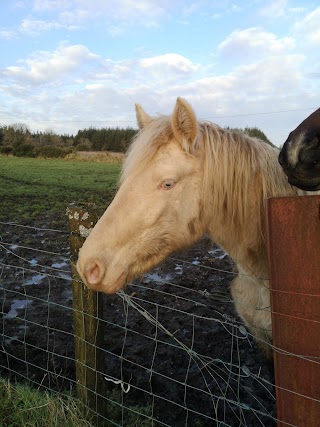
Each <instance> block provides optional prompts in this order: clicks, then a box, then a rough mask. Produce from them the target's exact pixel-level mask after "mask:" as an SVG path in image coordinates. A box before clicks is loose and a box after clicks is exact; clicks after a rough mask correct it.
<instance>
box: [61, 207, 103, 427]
mask: <svg viewBox="0 0 320 427" xmlns="http://www.w3.org/2000/svg"><path fill="white" fill-rule="evenodd" d="M66 213H67V216H68V223H69V230H70V250H71V270H72V299H73V320H74V342H75V360H76V379H77V394H78V398H79V399H80V401H81V402H82V403H83V404H84V408H85V409H86V410H87V416H88V417H89V418H90V419H91V420H92V421H93V422H94V423H95V424H96V425H103V424H104V422H103V420H104V417H105V415H106V400H105V399H104V396H105V390H106V387H105V380H104V377H103V375H104V372H105V360H104V354H103V351H102V348H103V343H104V336H103V322H101V319H103V299H102V295H101V294H100V293H98V292H95V291H92V290H91V289H89V288H87V287H86V286H85V285H84V284H83V282H82V281H81V279H80V276H79V275H78V272H77V269H76V261H77V259H78V253H79V250H80V248H81V246H82V245H83V243H84V241H85V238H86V237H87V236H88V235H89V233H90V231H91V230H92V228H93V226H94V225H95V223H96V222H97V214H96V209H95V206H94V205H93V204H91V205H90V204H88V205H83V206H79V205H78V206H75V205H70V206H69V207H68V208H67V212H66Z"/></svg>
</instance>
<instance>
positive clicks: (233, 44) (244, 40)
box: [218, 27, 295, 60]
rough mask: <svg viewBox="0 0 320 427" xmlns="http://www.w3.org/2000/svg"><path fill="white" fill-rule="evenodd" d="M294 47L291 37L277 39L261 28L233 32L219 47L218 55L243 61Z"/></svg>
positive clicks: (275, 53)
mask: <svg viewBox="0 0 320 427" xmlns="http://www.w3.org/2000/svg"><path fill="white" fill-rule="evenodd" d="M294 46H295V40H294V39H293V38H292V37H283V38H278V37H277V36H276V35H275V34H273V33H270V32H267V31H265V30H264V29H262V28H257V27H253V28H247V29H245V30H235V31H233V32H232V33H231V34H230V35H229V36H228V37H227V38H226V39H225V40H224V41H223V42H222V43H220V45H219V46H218V50H219V51H220V53H222V54H225V55H229V56H230V57H233V58H234V57H240V58H241V59H243V58H244V57H247V56H249V55H250V58H251V60H252V59H253V58H252V55H253V54H256V55H259V56H263V55H266V54H271V55H277V54H279V53H281V54H282V53H283V52H286V51H288V50H290V49H292V48H293V47H294Z"/></svg>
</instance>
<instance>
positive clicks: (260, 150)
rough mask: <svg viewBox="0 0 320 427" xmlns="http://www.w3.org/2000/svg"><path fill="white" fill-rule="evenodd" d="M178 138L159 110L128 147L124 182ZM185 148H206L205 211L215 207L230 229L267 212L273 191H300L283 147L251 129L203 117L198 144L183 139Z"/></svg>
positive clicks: (190, 152) (192, 151) (191, 151)
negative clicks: (283, 159)
mask: <svg viewBox="0 0 320 427" xmlns="http://www.w3.org/2000/svg"><path fill="white" fill-rule="evenodd" d="M172 138H173V131H172V127H171V122H170V117H168V116H159V117H157V118H156V119H155V120H153V121H152V122H151V123H150V124H148V125H147V126H146V127H145V128H143V130H142V131H140V132H139V133H138V134H137V135H136V137H135V138H134V139H133V142H132V144H131V146H130V148H129V150H128V153H127V157H126V161H125V163H124V166H123V169H122V173H121V178H120V183H121V182H123V180H124V179H125V178H126V177H128V176H131V174H139V172H141V171H142V170H143V169H144V168H145V167H146V166H147V165H148V164H150V162H151V161H152V159H153V158H154V156H155V155H156V153H157V151H158V149H159V148H160V147H161V146H163V145H165V144H167V143H168V142H169V141H170V140H172ZM182 149H183V150H184V151H186V153H187V154H188V155H191V156H193V155H199V153H200V154H201V158H202V161H203V172H204V173H203V202H204V204H206V203H207V204H208V206H207V208H209V209H206V208H205V209H204V211H207V212H208V211H210V212H215V215H216V216H217V223H220V224H221V221H222V223H223V224H224V225H225V226H226V227H228V228H229V229H230V232H231V229H232V228H233V229H235V228H236V227H238V228H239V229H241V230H244V229H245V228H246V224H245V222H248V221H250V220H251V218H255V221H257V216H258V217H259V218H262V216H263V215H264V212H263V210H264V202H265V200H266V199H267V198H268V197H272V196H280V195H288V194H291V195H292V194H297V193H298V190H297V189H293V188H292V187H291V186H289V185H288V183H287V179H286V177H285V175H284V174H283V172H282V170H281V168H280V166H279V164H278V161H277V157H278V154H279V151H278V149H276V148H274V147H272V146H271V145H270V144H267V143H266V142H264V141H261V140H258V139H256V138H251V137H249V136H248V135H246V134H245V133H242V132H232V131H227V130H224V129H222V128H220V127H219V126H217V125H215V124H213V123H209V122H202V123H199V124H198V136H197V138H196V140H195V141H194V144H193V146H192V147H190V146H188V147H187V148H186V146H184V145H183V144H182ZM209 205H210V206H209ZM260 222H262V220H261V221H260ZM262 226H263V225H262V224H260V227H262ZM260 231H261V232H262V234H263V231H262V230H260Z"/></svg>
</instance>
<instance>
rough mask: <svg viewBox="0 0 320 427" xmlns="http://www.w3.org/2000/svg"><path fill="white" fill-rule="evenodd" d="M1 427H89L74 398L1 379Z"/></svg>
mask: <svg viewBox="0 0 320 427" xmlns="http://www.w3.org/2000/svg"><path fill="white" fill-rule="evenodd" d="M0 426H1V427H23V426H30V427H31V426H34V427H35V426H36V427H48V426H50V427H51V426H52V427H54V426H57V427H89V426H91V424H90V423H89V422H88V421H85V420H84V419H83V417H82V414H81V410H80V404H79V402H78V401H77V400H76V399H73V398H72V397H66V396H63V397H62V396H61V395H51V394H50V393H47V392H40V391H38V390H36V389H32V388H30V387H28V386H27V385H22V384H15V385H13V384H11V383H10V382H8V381H6V380H3V379H0Z"/></svg>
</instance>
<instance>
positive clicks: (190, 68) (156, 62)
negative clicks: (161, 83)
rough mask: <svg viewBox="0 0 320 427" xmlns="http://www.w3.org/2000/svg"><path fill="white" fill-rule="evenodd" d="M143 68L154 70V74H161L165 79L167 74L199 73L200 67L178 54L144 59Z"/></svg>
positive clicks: (141, 62) (141, 63)
mask: <svg viewBox="0 0 320 427" xmlns="http://www.w3.org/2000/svg"><path fill="white" fill-rule="evenodd" d="M140 65H141V67H142V68H144V69H146V70H152V72H153V73H157V74H161V75H162V77H165V74H166V73H172V72H174V73H178V74H189V73H193V72H195V71H197V69H198V68H199V66H198V65H195V64H193V63H192V61H190V60H189V59H187V58H185V57H184V56H182V55H178V54H176V53H167V54H165V55H160V56H155V57H150V58H144V59H142V60H141V61H140Z"/></svg>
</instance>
